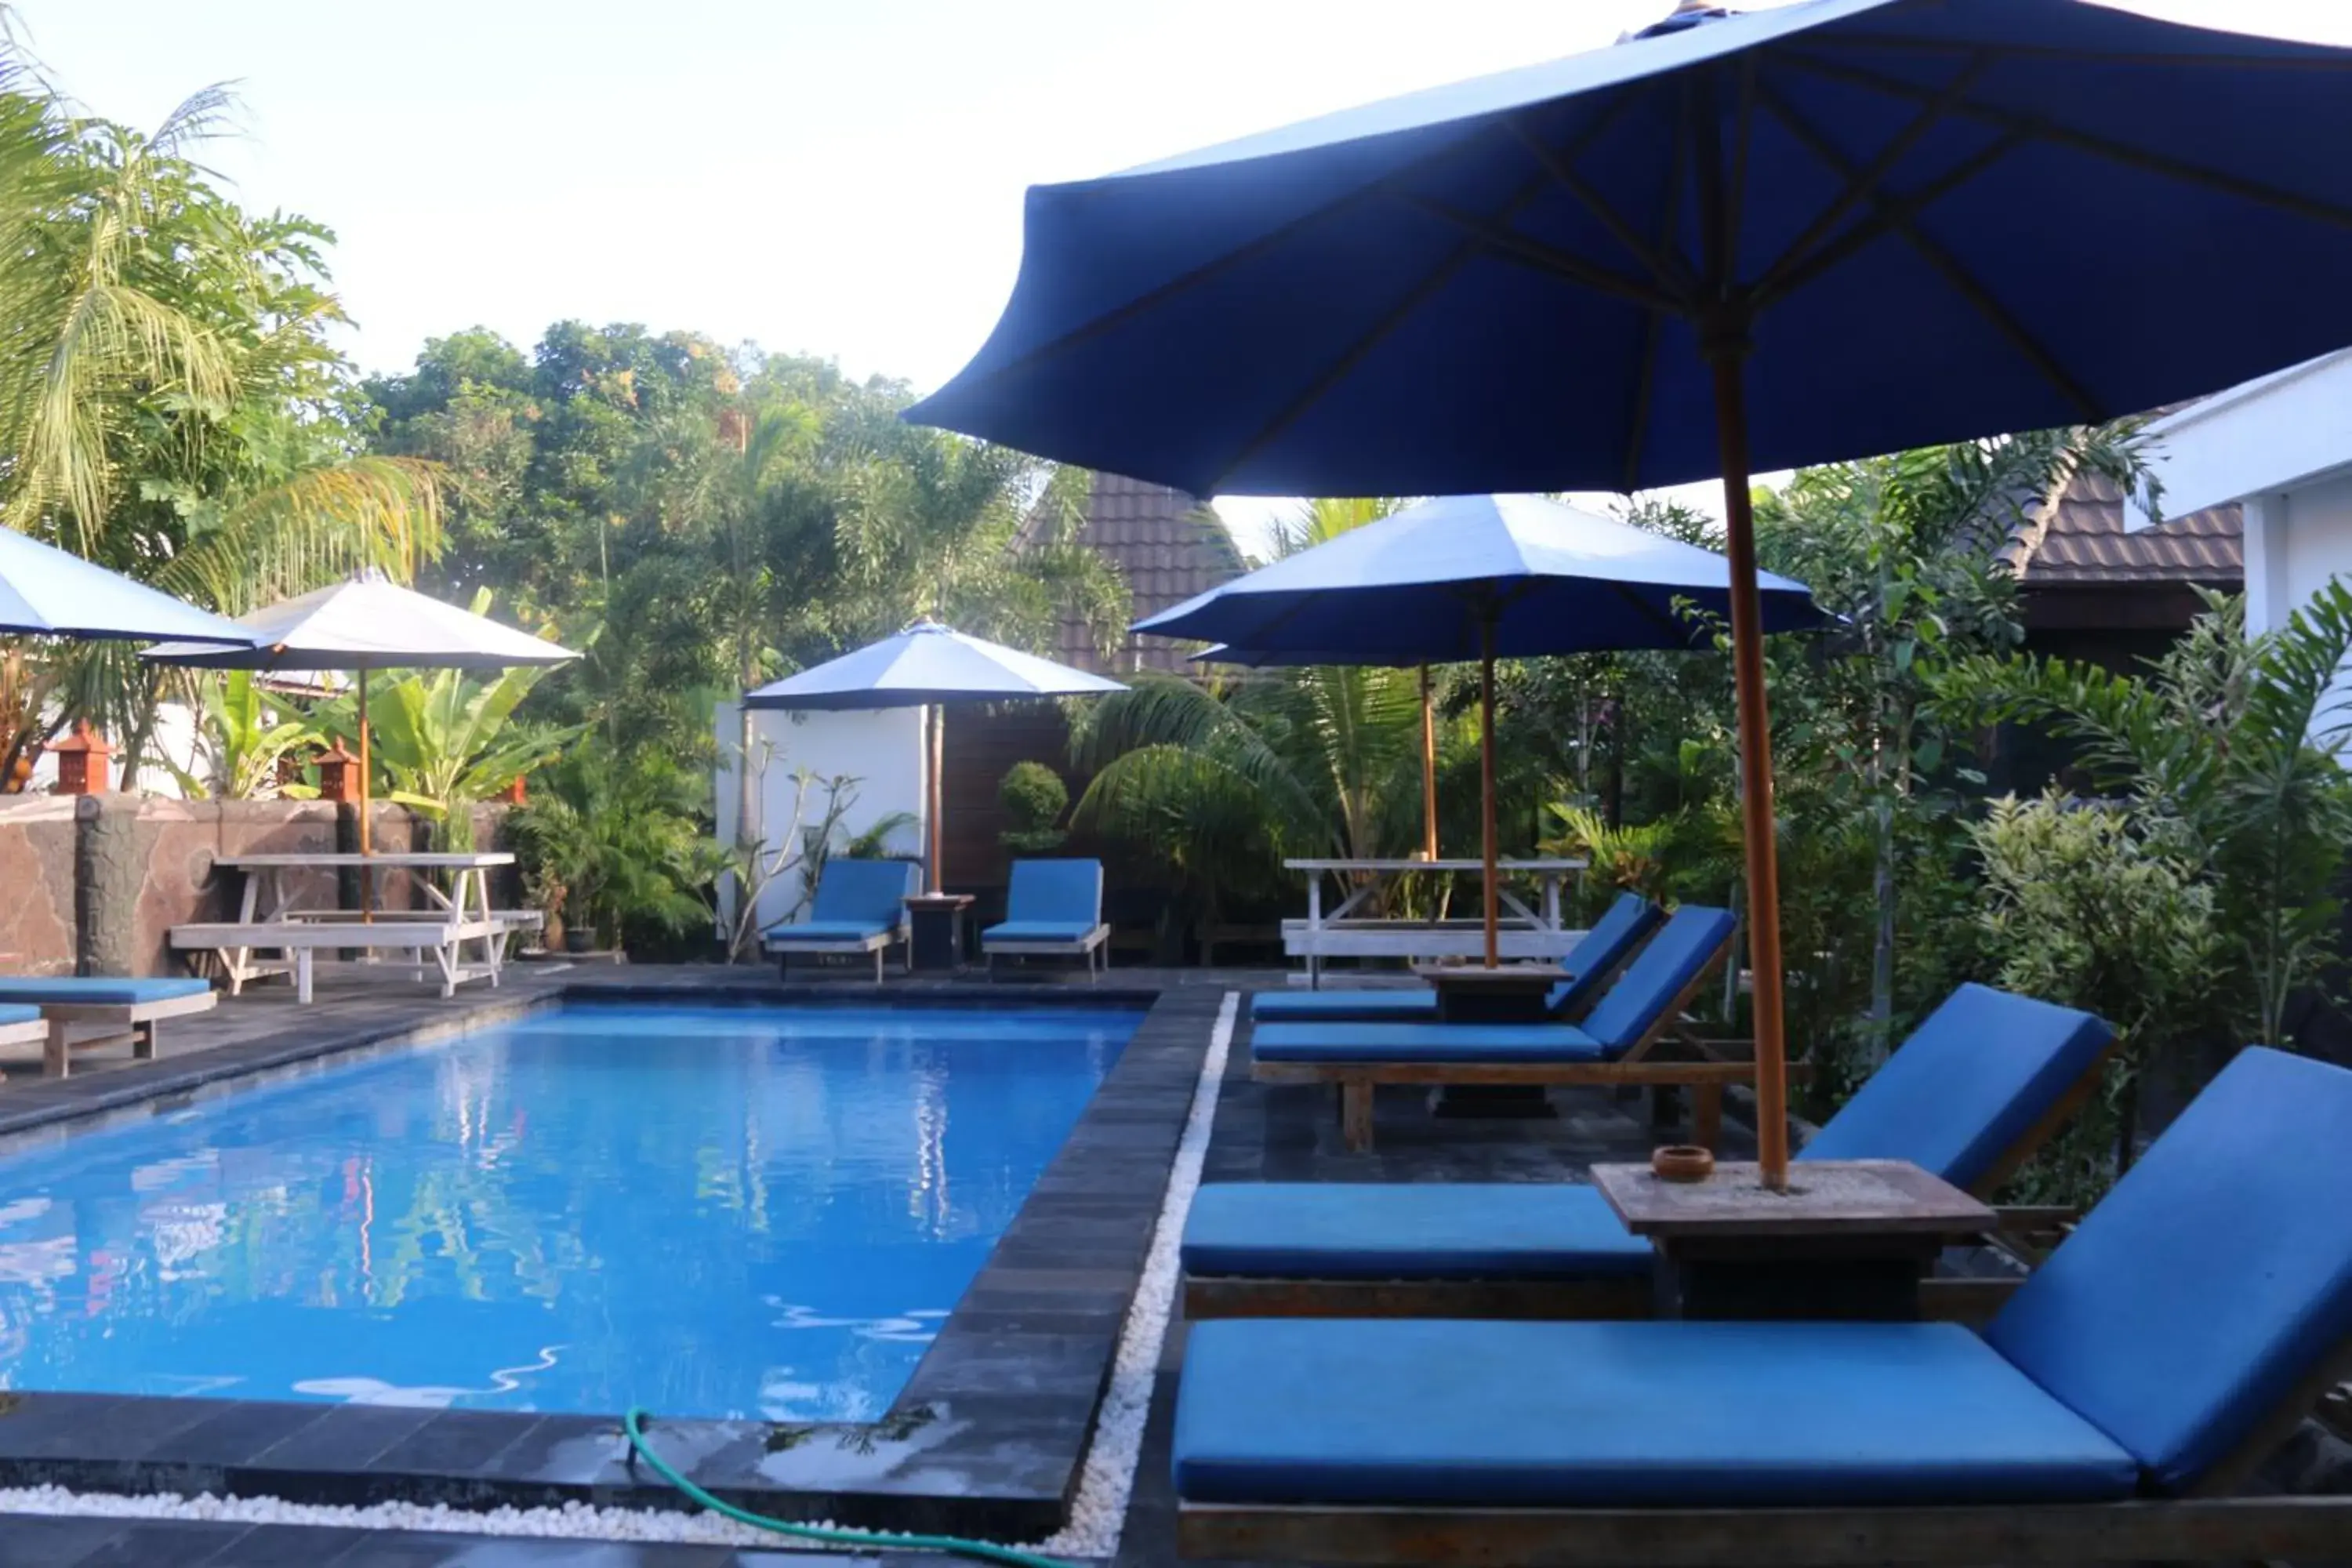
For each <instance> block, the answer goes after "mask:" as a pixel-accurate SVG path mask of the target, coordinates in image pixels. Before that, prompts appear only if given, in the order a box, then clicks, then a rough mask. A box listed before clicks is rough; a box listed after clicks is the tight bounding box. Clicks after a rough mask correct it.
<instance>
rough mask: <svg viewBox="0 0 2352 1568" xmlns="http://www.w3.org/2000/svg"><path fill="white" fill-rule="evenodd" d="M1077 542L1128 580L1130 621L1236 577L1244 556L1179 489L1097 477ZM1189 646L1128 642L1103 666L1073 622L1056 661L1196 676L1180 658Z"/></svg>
mask: <svg viewBox="0 0 2352 1568" xmlns="http://www.w3.org/2000/svg"><path fill="white" fill-rule="evenodd" d="M1079 540H1080V542H1082V543H1084V544H1086V545H1087V547H1088V548H1089V549H1092V550H1093V551H1095V552H1097V554H1099V555H1101V556H1103V557H1104V558H1106V559H1107V560H1108V561H1109V562H1110V563H1111V564H1112V565H1114V566H1116V567H1118V570H1119V573H1120V574H1121V575H1122V576H1124V577H1125V578H1126V579H1127V587H1128V592H1129V595H1132V597H1133V605H1132V611H1133V614H1132V616H1130V619H1134V620H1140V619H1142V618H1143V617H1144V616H1150V615H1156V614H1158V613H1159V612H1160V611H1161V610H1164V609H1167V608H1169V607H1170V606H1171V605H1180V604H1182V603H1183V602H1184V601H1185V600H1187V599H1189V598H1191V597H1192V595H1195V594H1201V593H1205V592H1207V591H1208V590H1209V589H1211V588H1213V587H1215V586H1216V585H1217V584H1220V583H1224V582H1229V581H1231V580H1232V579H1234V578H1235V577H1238V576H1240V575H1241V574H1242V554H1241V552H1240V551H1239V550H1238V549H1236V548H1234V540H1233V535H1232V534H1230V533H1228V532H1226V531H1225V525H1224V522H1223V520H1222V519H1220V518H1219V517H1218V516H1217V514H1216V513H1215V512H1214V511H1213V510H1210V509H1209V507H1208V506H1207V505H1206V503H1204V502H1202V501H1200V500H1195V499H1194V498H1192V496H1189V495H1187V494H1185V493H1184V492H1183V491H1182V490H1177V489H1169V488H1168V487H1167V486H1165V485H1151V484H1146V483H1144V482H1143V481H1142V480H1141V479H1123V478H1121V477H1120V476H1118V475H1117V474H1097V475H1096V476H1095V483H1094V489H1093V491H1092V493H1091V494H1089V496H1088V497H1087V525H1086V531H1085V532H1084V533H1082V534H1080V535H1079ZM1193 646H1194V645H1192V644H1190V643H1173V642H1170V641H1168V640H1167V639H1166V638H1165V637H1142V638H1139V637H1134V636H1132V635H1129V637H1128V638H1127V639H1126V641H1125V643H1124V644H1123V645H1122V646H1121V647H1119V649H1118V652H1117V654H1116V655H1115V656H1114V657H1113V658H1110V659H1108V660H1106V659H1105V658H1103V657H1102V656H1101V655H1100V654H1099V653H1097V651H1096V649H1095V646H1094V640H1093V638H1092V637H1089V636H1088V634H1087V628H1086V626H1085V625H1084V623H1082V622H1079V621H1077V620H1075V619H1072V620H1067V621H1065V622H1064V623H1063V625H1062V637H1061V651H1060V652H1059V653H1058V654H1057V655H1055V657H1056V658H1060V659H1061V660H1062V661H1063V662H1064V663H1065V664H1072V665H1076V667H1077V668H1080V669H1088V670H1094V671H1096V672H1097V673H1099V674H1104V675H1126V674H1129V673H1131V672H1133V671H1135V670H1138V669H1156V670H1161V671H1165V672H1170V673H1173V674H1178V675H1190V674H1193V673H1195V669H1194V667H1192V666H1191V665H1189V664H1187V663H1186V662H1185V656H1186V655H1187V654H1188V653H1190V652H1192V648H1193Z"/></svg>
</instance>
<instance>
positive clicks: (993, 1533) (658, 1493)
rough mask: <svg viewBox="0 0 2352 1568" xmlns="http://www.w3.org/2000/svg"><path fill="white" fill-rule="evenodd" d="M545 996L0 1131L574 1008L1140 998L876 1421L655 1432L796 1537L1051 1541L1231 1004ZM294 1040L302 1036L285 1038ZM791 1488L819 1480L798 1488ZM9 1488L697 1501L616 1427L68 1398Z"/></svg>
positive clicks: (1008, 995) (17, 1455)
mask: <svg viewBox="0 0 2352 1568" xmlns="http://www.w3.org/2000/svg"><path fill="white" fill-rule="evenodd" d="M547 979H548V981H549V982H552V984H542V985H541V986H538V987H535V988H533V989H532V990H530V992H528V993H527V994H512V993H509V994H506V995H502V996H499V997H496V998H486V999H485V1000H484V1001H483V1002H482V1003H481V1005H478V1006H477V1007H473V1008H469V1009H467V1010H466V1011H464V1012H462V1013H453V1014H449V1015H446V1016H440V1017H436V1018H433V1019H431V1020H428V1021H426V1022H425V1024H423V1025H422V1026H418V1025H416V1024H415V1023H411V1024H410V1025H409V1026H405V1027H403V1026H399V1025H398V1024H397V1023H390V1024H386V1023H373V1022H372V1023H368V1024H362V1025H358V1026H350V1027H347V1028H344V1029H341V1030H331V1031H328V1032H325V1033H323V1034H320V1033H314V1032H312V1031H309V1030H302V1029H300V1028H299V1025H298V1026H297V1028H296V1029H294V1030H285V1031H279V1033H278V1035H274V1036H269V1037H263V1038H261V1039H259V1040H257V1041H249V1042H239V1043H235V1044H230V1045H225V1046H221V1047H214V1048H212V1049H210V1050H205V1051H197V1052H190V1053H188V1054H187V1055H186V1056H184V1057H180V1058H164V1059H163V1060H162V1061H158V1062H154V1063H142V1064H139V1066H138V1068H123V1069H117V1070H115V1071H111V1072H108V1073H104V1074H98V1075H91V1076H90V1077H89V1078H88V1079H81V1080H77V1079H63V1080H47V1081H48V1082H58V1083H63V1084H73V1083H76V1082H78V1081H81V1082H87V1083H89V1084H90V1085H92V1086H93V1089H92V1092H89V1093H86V1094H78V1095H73V1096H70V1097H68V1096H62V1095H52V1096H49V1097H46V1098H47V1100H49V1101H50V1103H47V1104H39V1105H35V1106H31V1107H26V1108H24V1109H23V1110H20V1111H19V1112H18V1114H16V1115H15V1116H9V1115H7V1114H6V1111H7V1110H9V1109H11V1108H10V1107H8V1106H7V1105H6V1103H5V1102H6V1101H7V1100H11V1099H14V1098H15V1096H14V1095H6V1096H0V1137H7V1138H10V1139H12V1140H13V1139H14V1138H15V1137H16V1135H17V1134H21V1133H24V1132H27V1131H38V1130H40V1129H42V1128H44V1127H47V1126H49V1125H51V1124H54V1123H58V1122H63V1121H79V1120H83V1119H85V1118H88V1117H90V1116H94V1115H101V1114H104V1113H107V1112H110V1111H117V1110H131V1109H134V1108H136V1107H137V1106H138V1105H140V1104H141V1103H142V1102H147V1101H172V1102H173V1103H178V1102H180V1100H181V1099H182V1097H183V1096H184V1095H188V1094H192V1093H194V1092H195V1091H197V1090H200V1089H205V1088H206V1087H208V1086H210V1085H214V1084H217V1083H221V1082H225V1081H227V1080H231V1079H242V1078H247V1077H250V1076H254V1075H257V1074H267V1073H270V1072H272V1071H275V1070H278V1069H282V1068H292V1067H298V1066H299V1065H302V1064H304V1063H307V1062H310V1061H313V1060H316V1059H318V1058H325V1057H329V1056H335V1055H341V1054H345V1053H349V1052H352V1051H357V1050H362V1049H364V1048H366V1047H387V1046H398V1045H404V1044H409V1043H415V1044H425V1043H429V1042H431V1041H433V1040H436V1039H441V1038H446V1037H450V1036H453V1035H457V1034H462V1033H465V1032H467V1031H468V1030H471V1029H478V1028H481V1027H484V1026H495V1025H497V1024H499V1023H503V1022H506V1021H509V1020H510V1019H512V1018H515V1017H520V1016H527V1015H528V1014H530V1013H531V1012H535V1011H538V1010H541V1009H542V1008H546V1007H550V1006H553V1005H560V1004H561V1003H562V1002H564V1001H567V1000H578V1001H583V1002H590V1003H596V1002H605V1003H609V1002H613V1001H625V1000H629V999H632V998H642V999H646V1000H661V999H688V998H691V999H693V1000H695V1001H698V1002H709V1001H712V1000H714V999H718V1000H723V1001H725V1002H732V1003H740V1004H742V1005H751V1004H755V1003H761V1002H767V1003H780V1004H801V1003H806V1002H812V1001H814V1002H819V1003H821V1004H822V1005H834V1004H839V1003H855V1004H864V1005H877V1004H880V1005H893V1004H897V1003H900V1002H905V1003H911V1004H913V1005H917V1006H943V1005H979V1006H993V1007H1008V1008H1011V1007H1030V1006H1036V1005H1047V1006H1097V1007H1100V1006H1119V1005H1136V1004H1137V1003H1139V1002H1141V1001H1143V1000H1144V999H1145V998H1146V997H1149V998H1150V1001H1149V1005H1146V1006H1144V1007H1143V1008H1142V1014H1141V1016H1140V1017H1139V1020H1138V1022H1137V1027H1136V1031H1135V1034H1134V1035H1133V1036H1132V1037H1130V1038H1129V1041H1128V1042H1127V1044H1126V1045H1125V1046H1124V1047H1122V1048H1121V1051H1120V1055H1119V1059H1118V1062H1117V1063H1115V1064H1114V1065H1113V1067H1112V1068H1111V1071H1110V1072H1109V1073H1108V1074H1107V1075H1106V1077H1105V1078H1104V1079H1103V1081H1102V1083H1101V1084H1100V1085H1098V1086H1097V1089H1096V1092H1095V1093H1094V1095H1093V1096H1091V1097H1090V1098H1089V1100H1088V1101H1087V1107H1086V1109H1085V1110H1084V1111H1082V1112H1081V1113H1080V1115H1079V1118H1078V1120H1077V1121H1076V1123H1075V1124H1074V1125H1073V1127H1072V1129H1071V1131H1070V1133H1069V1135H1068V1136H1067V1137H1066V1139H1065V1140H1064V1141H1063V1142H1062V1145H1061V1146H1060V1148H1059V1149H1058V1150H1057V1151H1056V1152H1055V1156H1054V1158H1053V1160H1052V1161H1051V1162H1049V1163H1048V1164H1047V1166H1046V1168H1045V1171H1044V1172H1043V1173H1041V1174H1040V1175H1039V1177H1038V1179H1037V1181H1036V1183H1035V1184H1034V1185H1033V1186H1032V1188H1031V1190H1030V1192H1029V1193H1028V1194H1027V1195H1026V1197H1025V1198H1024V1200H1023V1203H1022V1205H1021V1206H1020V1208H1019V1209H1018V1210H1017V1211H1016V1212H1015V1213H1014V1215H1013V1219H1012V1221H1011V1223H1010V1224H1009V1225H1008V1226H1006V1228H1005V1230H1004V1232H1003V1235H1002V1236H1001V1237H999V1238H998V1240H997V1242H996V1244H995V1246H994V1247H992V1249H991V1251H990V1254H989V1257H988V1258H987V1260H986V1261H985V1262H984V1263H983V1264H982V1267H981V1269H980V1271H979V1273H978V1274H976V1275H975V1276H974V1278H973V1279H972V1282H971V1287H970V1288H969V1289H967V1290H966V1291H965V1293H964V1295H963V1297H962V1298H961V1299H960V1300H958V1302H957V1303H956V1306H955V1308H954V1309H953V1310H952V1311H951V1312H950V1315H949V1317H948V1318H947V1319H946V1320H945V1321H943V1322H942V1323H941V1325H940V1333H939V1336H938V1338H937V1339H936V1340H935V1341H934V1342H933V1344H932V1345H931V1347H930V1348H929V1351H927V1352H926V1353H925V1354H924V1356H923V1358H922V1360H921V1361H920V1362H919V1363H918V1364H917V1366H916V1369H915V1371H914V1373H913V1374H912V1375H911V1376H910V1378H909V1379H908V1384H907V1385H906V1387H905V1388H904V1389H903V1390H902V1391H901V1393H900V1394H899V1395H898V1398H897V1399H896V1400H894V1401H893V1403H892V1405H891V1408H890V1410H889V1411H888V1412H887V1413H886V1414H885V1415H884V1416H883V1417H882V1418H881V1419H880V1420H878V1421H875V1422H868V1423H856V1424H815V1425H802V1424H793V1423H771V1422H758V1421H709V1420H678V1421H660V1420H659V1419H658V1416H659V1413H658V1412H656V1413H655V1415H656V1425H655V1426H653V1427H652V1428H651V1429H650V1432H649V1437H650V1439H651V1440H652V1441H653V1442H654V1443H655V1444H656V1447H659V1448H660V1449H661V1451H663V1452H664V1454H665V1456H666V1457H667V1458H671V1459H672V1462H673V1463H676V1464H677V1465H678V1467H679V1468H681V1469H682V1470H683V1471H684V1472H685V1473H686V1474H687V1475H688V1477H689V1478H691V1479H694V1480H695V1481H696V1482H697V1483H698V1484H699V1485H701V1486H704V1487H706V1488H707V1489H709V1490H711V1491H713V1492H714V1493H716V1494H718V1495H719V1496H720V1497H722V1498H725V1499H726V1500H729V1501H731V1502H735V1503H738V1504H740V1505H742V1506H745V1507H750V1508H753V1509H757V1510H761V1511H762V1512H768V1513H773V1514H777V1515H779V1516H782V1517H786V1518H793V1519H799V1520H811V1521H815V1520H830V1521H834V1522H836V1523H841V1524H848V1525H858V1526H863V1527H866V1528H873V1529H882V1530H891V1531H917V1532H924V1533H960V1534H971V1535H980V1536H984V1537H987V1538H990V1539H994V1540H999V1541H1015V1542H1020V1541H1037V1540H1042V1539H1044V1538H1045V1536H1047V1535H1050V1534H1052V1533H1053V1532H1054V1531H1055V1530H1057V1529H1059V1528H1061V1526H1062V1524H1063V1523H1064V1522H1065V1521H1066V1516H1067V1512H1068V1509H1069V1505H1070V1502H1071V1500H1072V1499H1073V1497H1074V1495H1075V1493H1076V1488H1077V1484H1078V1479H1079V1476H1080V1473H1081V1469H1082V1467H1083V1465H1084V1462H1085V1457H1086V1452H1087V1446H1088V1444H1089V1442H1090V1441H1091V1438H1092V1435H1093V1431H1094V1426H1095V1420H1096V1415H1097V1409H1098V1407H1099V1405H1100V1403H1101V1400H1102V1398H1103V1394H1104V1391H1105V1389H1106V1387H1107V1386H1108V1382H1109V1378H1110V1373H1111V1369H1112V1363H1113V1361H1114V1359H1115V1357H1116V1355H1117V1352H1118V1341H1119V1335H1120V1331H1121V1330H1122V1328H1123V1326H1124V1323H1125V1321H1126V1316H1127V1312H1128V1309H1129V1304H1130V1303H1131V1301H1132V1300H1133V1298H1134V1295H1135V1291H1136V1289H1137V1287H1138V1285H1139V1281H1140V1279H1141V1274H1142V1269H1143V1265H1144V1261H1145V1258H1146V1255H1147V1253H1148V1251H1149V1249H1150V1242H1151V1237H1152V1232H1153V1229H1154V1227H1155V1226H1156V1224H1157V1221H1158V1218H1159V1214H1160V1204H1161V1198H1162V1195H1163V1194H1164V1191H1165V1188H1166V1184H1167V1181H1168V1176H1169V1172H1170V1168H1171V1164H1172V1162H1173V1160H1174V1156H1175V1152H1176V1149H1177V1145H1178V1142H1179V1141H1180V1140H1181V1134H1182V1130H1183V1125H1184V1122H1185V1119H1186V1116H1187V1114H1188V1112H1189V1110H1190V1108H1191V1103H1192V1093H1193V1089H1194V1087H1195V1084H1196V1080H1197V1078H1198V1075H1199V1070H1200V1064H1201V1062H1202V1059H1203V1058H1205V1056H1206V1054H1207V1051H1208V1047H1209V1042H1210V1037H1211V1034H1212V1032H1213V1027H1214V1023H1215V1018H1216V1014H1217V1009H1218V1007H1219V1005H1220V1002H1221V998H1222V995H1223V992H1222V990H1221V989H1219V988H1216V987H1210V986H1202V987H1191V986H1181V985H1179V986H1170V987H1167V988H1164V989H1160V990H1157V991H1147V990H1144V989H1142V988H1124V989H1120V988H1112V987H1103V988H1100V989H1097V988H1096V987H1092V986H1087V987H1076V986H1053V987H1038V988H1034V989H1033V988H1032V987H1028V986H1021V987H1013V986H1002V985H991V986H986V987H981V986H965V985H955V986H942V987H925V988H923V989H921V990H909V991H906V992H898V993H894V992H892V991H890V990H888V989H884V990H881V991H873V990H864V989H862V988H861V990H860V991H859V992H858V993H856V994H845V988H841V987H837V986H825V985H819V986H815V987H810V986H805V985H789V986H788V985H782V984H777V983H776V982H775V981H774V980H773V979H767V980H765V981H764V982H763V983H753V982H751V981H750V980H749V979H748V977H747V978H745V979H742V980H738V979H735V978H733V977H730V978H729V981H728V983H727V984H724V985H723V986H720V987H717V988H714V987H712V986H711V985H710V984H709V977H708V976H703V977H698V979H697V981H696V982H694V983H692V984H688V983H687V982H685V981H684V980H682V979H681V980H677V981H673V982H671V983H669V984H668V985H667V987H665V986H664V985H663V984H662V983H661V982H660V981H659V980H657V979H655V978H653V977H650V976H647V975H646V973H645V972H644V971H642V970H640V971H638V972H637V973H635V974H633V975H629V976H627V977H626V978H621V977H617V976H616V977H614V978H610V979H607V978H604V977H602V976H597V977H583V976H581V975H578V974H577V973H572V974H567V975H565V976H563V977H562V979H561V980H557V978H556V977H555V976H549V977H547ZM297 1033H299V1034H300V1035H301V1036H302V1038H301V1039H300V1040H299V1041H297V1040H292V1039H288V1038H286V1036H288V1035H291V1034H297ZM224 1053H226V1054H224ZM206 1058H214V1059H211V1060H207V1059H206ZM175 1068H176V1070H174V1069H175ZM109 1080H115V1081H113V1082H109ZM36 1087H39V1086H36ZM796 1472H798V1473H800V1474H802V1475H804V1476H805V1477H807V1478H809V1479H806V1480H800V1479H795V1473H796ZM0 1485H6V1486H37V1485H57V1486H63V1487H68V1488H70V1489H77V1490H96V1491H118V1492H121V1491H132V1492H160V1491H170V1492H179V1493H183V1494H185V1495H194V1494H196V1493H199V1492H212V1493H214V1494H215V1495H219V1494H223V1493H234V1494H236V1495H239V1496H263V1495H267V1496H273V1497H278V1498H280V1499H283V1500H289V1501H305V1502H335V1503H348V1504H366V1503H372V1502H382V1501H388V1500H405V1501H415V1502H422V1503H427V1504H430V1503H434V1502H444V1503H448V1504H450V1505H451V1506H454V1507H467V1508H478V1509H486V1508H496V1507H499V1506H502V1505H512V1506H515V1507H545V1506H561V1505H562V1504H563V1503H565V1502H571V1501H579V1502H583V1503H590V1504H593V1505H596V1506H607V1507H609V1506H620V1507H639V1508H643V1507H654V1508H680V1507H685V1506H688V1505H687V1503H686V1501H685V1500H684V1499H683V1498H682V1497H680V1496H679V1495H678V1494H677V1493H676V1492H674V1491H672V1490H671V1489H669V1488H668V1487H667V1484H666V1483H663V1482H661V1481H660V1480H659V1479H658V1478H657V1477H655V1476H654V1475H653V1474H652V1473H651V1472H650V1470H649V1469H646V1468H644V1467H642V1466H638V1465H636V1464H635V1463H634V1462H633V1461H632V1460H631V1459H630V1458H629V1456H628V1454H627V1449H626V1445H625V1441H624V1440H623V1439H622V1437H621V1435H620V1426H619V1416H618V1414H617V1413H615V1414H614V1415H542V1414H533V1413H530V1412H513V1411H483V1410H448V1409H430V1408H418V1407H409V1406H383V1405H320V1404H307V1403H293V1402H275V1401H255V1400H197V1399H185V1398H170V1397H163V1396H152V1395H115V1394H68V1393H16V1394H5V1395H0Z"/></svg>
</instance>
